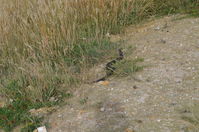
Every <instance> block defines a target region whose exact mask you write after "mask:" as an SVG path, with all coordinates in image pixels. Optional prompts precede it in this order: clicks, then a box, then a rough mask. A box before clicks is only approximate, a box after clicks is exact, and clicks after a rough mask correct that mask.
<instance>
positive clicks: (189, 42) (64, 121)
mask: <svg viewBox="0 0 199 132" xmlns="http://www.w3.org/2000/svg"><path fill="white" fill-rule="evenodd" d="M180 17H182V16H170V17H164V18H161V19H158V20H154V21H151V22H147V23H145V24H141V25H137V26H132V27H128V28H127V29H126V32H125V33H124V34H121V35H118V36H113V38H112V39H113V40H114V41H116V40H119V39H122V40H125V45H133V46H135V47H136V50H132V54H131V55H130V56H128V57H131V58H135V57H136V56H137V57H142V58H144V60H145V61H144V63H143V65H145V66H146V67H145V68H144V70H143V71H140V72H137V73H136V74H135V75H134V76H129V77H126V78H111V79H110V80H109V82H110V83H109V84H108V85H100V84H83V85H82V86H81V87H80V88H79V89H77V92H75V96H74V97H73V98H71V99H70V100H68V104H67V105H65V106H62V107H61V108H60V109H58V110H57V112H55V113H53V114H51V115H49V116H48V118H46V119H45V121H46V122H48V123H49V128H48V132H185V131H186V130H185V129H186V128H187V127H189V125H190V124H189V123H188V122H186V121H184V120H182V118H181V115H182V113H183V109H184V107H185V106H189V105H192V104H193V103H194V102H199V76H198V75H199V18H186V19H180ZM80 102H82V103H80ZM83 103H84V104H83ZM185 112H186V111H185Z"/></svg>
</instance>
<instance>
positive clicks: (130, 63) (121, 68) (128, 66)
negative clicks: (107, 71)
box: [114, 58, 144, 77]
mask: <svg viewBox="0 0 199 132" xmlns="http://www.w3.org/2000/svg"><path fill="white" fill-rule="evenodd" d="M143 61H144V59H143V58H137V59H135V60H123V61H121V62H118V63H117V64H115V67H116V71H115V72H114V74H115V75H116V76H122V77H123V76H129V75H132V74H133V73H135V72H138V71H140V70H142V69H143V66H142V65H139V64H138V63H139V62H143Z"/></svg>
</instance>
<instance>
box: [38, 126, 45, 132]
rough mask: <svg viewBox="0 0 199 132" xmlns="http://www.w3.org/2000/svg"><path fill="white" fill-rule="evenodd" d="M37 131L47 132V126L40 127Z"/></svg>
mask: <svg viewBox="0 0 199 132" xmlns="http://www.w3.org/2000/svg"><path fill="white" fill-rule="evenodd" d="M37 131H38V132H47V130H46V127H45V126H42V127H38V128H37Z"/></svg>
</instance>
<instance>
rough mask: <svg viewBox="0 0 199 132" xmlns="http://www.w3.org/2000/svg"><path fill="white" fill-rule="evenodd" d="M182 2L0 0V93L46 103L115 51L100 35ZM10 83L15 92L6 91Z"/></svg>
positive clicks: (194, 0) (172, 9) (141, 0)
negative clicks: (16, 87)
mask: <svg viewBox="0 0 199 132" xmlns="http://www.w3.org/2000/svg"><path fill="white" fill-rule="evenodd" d="M186 1H187V0H184V1H183V0H76V1H72V0H68V1H66V0H56V1H55V0H53V1H49V0H23V1H21V0H1V1H0V11H1V12H0V89H1V90H2V92H3V93H4V95H6V96H7V97H9V98H15V96H14V95H15V93H16V92H17V93H18V94H23V96H24V98H25V99H28V100H32V101H33V102H34V101H38V100H39V101H47V100H48V99H49V98H50V97H51V96H56V95H57V94H58V93H59V91H62V90H63V89H68V88H69V87H70V86H71V84H76V83H78V82H79V81H80V80H82V79H84V77H83V76H82V75H85V74H83V72H85V71H87V70H86V69H88V68H89V67H91V66H92V65H94V64H96V63H98V62H100V58H101V59H102V58H103V57H104V56H108V53H109V52H110V51H112V50H111V49H114V48H115V45H114V44H110V42H109V41H108V40H107V39H106V38H105V37H104V35H105V34H107V33H111V34H114V33H118V32H120V31H121V29H122V27H124V26H126V25H129V24H133V23H135V22H137V21H141V20H143V19H146V18H147V17H149V16H151V15H155V14H157V13H160V12H165V13H168V12H170V11H174V10H176V9H177V8H179V7H181V5H183V4H184V3H183V2H186ZM196 1H197V0H192V1H191V0H190V1H189V3H190V2H192V3H193V2H196ZM13 81H14V82H17V85H19V87H18V89H15V88H13V89H11V88H8V86H10V85H11V84H12V83H13ZM13 87H14V86H13Z"/></svg>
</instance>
